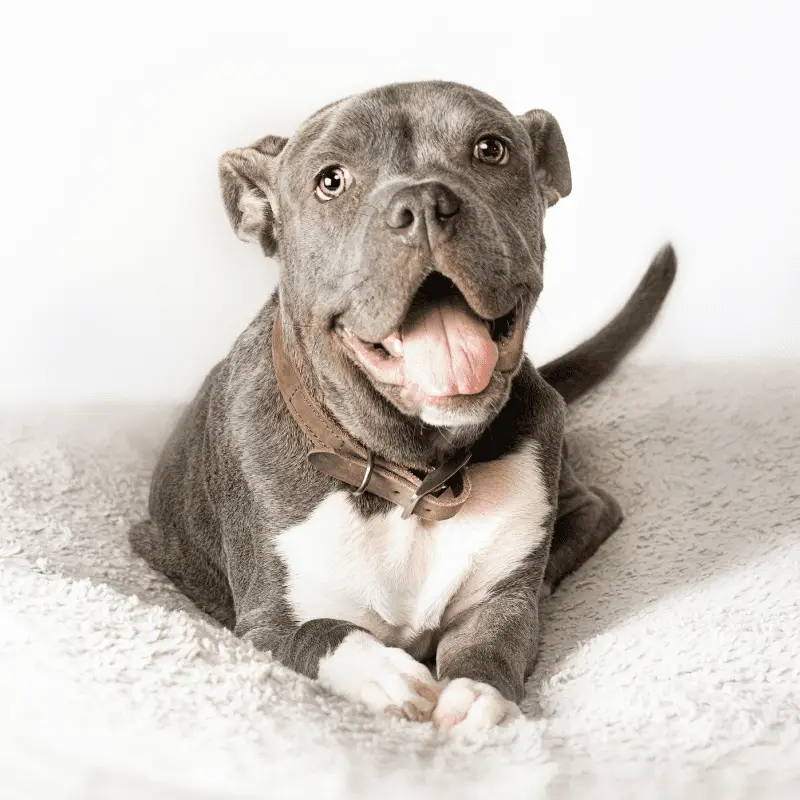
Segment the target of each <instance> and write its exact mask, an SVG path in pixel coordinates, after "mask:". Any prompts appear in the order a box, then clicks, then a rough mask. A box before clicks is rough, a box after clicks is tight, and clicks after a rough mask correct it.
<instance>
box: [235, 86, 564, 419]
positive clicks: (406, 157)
mask: <svg viewBox="0 0 800 800" xmlns="http://www.w3.org/2000/svg"><path fill="white" fill-rule="evenodd" d="M220 176H221V180H222V187H223V196H224V199H225V203H226V208H227V211H228V214H229V216H230V219H231V222H232V224H233V226H234V229H235V230H236V231H237V233H238V235H239V236H240V238H242V239H245V240H248V241H257V242H259V243H260V244H261V246H262V248H263V249H264V252H265V253H266V254H267V255H270V256H272V255H274V256H275V257H276V258H277V259H278V261H279V262H280V264H281V278H280V287H281V303H282V308H283V313H284V315H285V316H286V317H288V318H289V320H290V321H291V323H292V324H293V329H294V333H295V337H296V338H297V339H298V341H299V343H300V345H301V346H302V347H303V349H304V351H305V353H306V355H307V357H308V358H309V359H310V361H311V365H312V368H313V370H314V373H315V375H316V376H317V378H318V379H319V380H320V381H321V383H322V385H323V386H324V387H325V389H326V396H328V395H332V396H337V397H342V398H343V397H344V396H345V395H346V394H349V396H350V397H351V398H353V399H352V400H350V401H347V402H349V403H351V407H350V408H349V409H342V410H341V413H342V414H343V415H344V416H345V417H348V416H353V415H356V414H357V409H356V408H355V407H353V406H352V403H356V404H357V403H359V402H362V403H363V402H369V397H370V395H371V396H372V397H373V398H374V392H378V393H379V394H380V395H382V396H383V397H384V398H385V399H386V400H388V401H389V402H390V403H391V404H392V405H393V406H394V407H395V408H396V409H398V410H399V411H401V412H402V413H403V414H404V415H407V416H411V417H418V418H420V419H421V420H422V421H423V422H426V423H428V424H430V425H434V426H442V427H447V428H455V427H458V426H472V427H483V426H485V425H486V424H487V423H488V421H489V420H490V419H491V418H492V417H493V416H494V415H495V414H496V413H497V411H498V410H499V409H500V408H501V407H502V405H503V404H504V403H505V400H506V399H507V397H508V393H509V389H510V385H511V380H512V378H513V376H514V374H515V373H516V371H517V369H518V368H519V365H520V362H521V359H522V347H523V339H524V332H525V328H526V326H527V323H528V320H529V317H530V314H531V311H532V309H533V307H534V304H535V302H536V300H537V298H538V296H539V293H540V292H541V289H542V260H543V255H544V238H543V235H542V221H543V218H544V212H545V209H546V207H547V206H548V205H552V204H553V203H554V202H556V201H557V200H558V198H559V197H560V196H564V195H567V194H569V192H570V188H571V180H570V171H569V162H568V158H567V152H566V148H565V145H564V141H563V138H562V136H561V131H560V130H559V127H558V124H557V123H556V121H555V120H554V119H553V117H552V116H550V115H549V114H547V113H546V112H544V111H531V112H528V113H527V114H525V115H523V116H521V117H516V116H514V115H512V114H511V113H509V112H508V111H507V110H506V109H505V108H504V107H503V106H502V105H501V104H500V103H499V102H497V101H496V100H494V99H492V98H491V97H489V96H487V95H485V94H482V93H480V92H478V91H476V90H474V89H470V88H468V87H465V86H460V85H457V84H448V83H416V84H400V85H393V86H387V87H384V88H380V89H375V90H373V91H370V92H367V93H365V94H362V95H359V96H356V97H351V98H348V99H345V100H342V101H340V102H338V103H335V104H333V105H330V106H327V107H326V108H324V109H322V110H321V111H319V112H317V113H316V114H315V115H314V116H312V117H311V118H310V119H309V120H307V121H306V122H305V123H304V124H303V125H302V126H301V128H300V130H299V131H298V132H297V133H296V134H295V135H294V136H293V137H292V138H291V139H288V140H287V139H283V138H279V137H272V136H268V137H266V138H264V139H262V140H260V141H258V142H256V143H255V144H254V145H253V146H252V147H248V148H242V149H239V150H234V151H231V152H229V153H226V154H225V155H224V156H223V157H222V159H221V161H220ZM342 402H345V401H344V400H342Z"/></svg>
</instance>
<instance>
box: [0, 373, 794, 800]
mask: <svg viewBox="0 0 800 800" xmlns="http://www.w3.org/2000/svg"><path fill="white" fill-rule="evenodd" d="M175 414H176V412H175V410H174V409H164V408H160V409H155V408H149V409H147V408H138V409H120V408H94V409H71V410H63V409H62V410H47V411H46V410H30V409H28V410H25V411H18V410H17V411H12V410H8V411H5V412H3V413H2V414H0V795H1V796H2V797H3V798H5V799H6V800H12V799H14V800H16V798H26V799H27V798H38V797H42V798H67V797H70V798H98V799H100V798H102V799H103V800H106V799H108V800H115V798H123V800H127V799H128V798H131V799H132V798H145V797H146V798H156V799H157V800H158V799H159V798H199V799H200V800H207V799H209V798H223V797H226V798H227V797H229V798H261V797H263V798H283V797H287V798H289V797H291V798H305V797H309V798H328V797H334V798H339V797H342V798H346V797H367V798H371V797H379V798H382V799H383V798H393V797H395V796H397V797H401V796H402V797H406V796H413V797H415V798H437V800H438V799H440V798H449V797H458V798H473V797H474V798H479V797H492V798H494V797H524V798H535V797H539V796H541V797H553V798H567V797H579V798H591V797H595V796H597V797H612V796H613V797H617V798H620V797H637V798H641V797H664V798H668V797H669V798H671V797H675V798H678V797H681V798H685V797H698V798H700V797H702V798H706V797H711V796H714V795H715V794H717V795H718V796H720V797H725V798H726V800H735V798H762V797H797V796H800V365H787V364H783V365H781V364H778V365H771V366H759V367H749V366H730V367H723V366H715V367H713V368H712V367H687V368H678V367H670V368H659V369H652V368H634V367H630V368H628V369H627V371H625V372H623V373H622V374H621V375H620V376H618V377H617V378H615V379H614V380H613V381H612V382H610V383H609V384H608V385H607V386H605V387H604V388H602V389H601V390H600V391H599V392H597V394H596V395H595V396H594V397H592V398H590V399H589V400H588V401H586V402H585V403H583V404H582V405H581V406H579V407H577V408H576V409H574V410H573V411H572V412H571V416H570V421H569V440H570V443H571V446H572V451H571V452H572V454H573V457H574V458H575V460H576V467H577V469H578V472H579V474H581V475H582V476H583V477H585V478H587V479H588V480H590V481H592V482H596V483H599V484H601V485H604V486H606V487H608V488H609V489H610V490H611V491H612V492H613V493H614V494H616V496H617V497H618V498H619V499H620V501H621V503H622V504H623V507H624V508H625V510H626V520H625V522H624V523H623V526H622V528H621V529H620V530H619V531H618V532H617V533H616V534H615V535H614V536H613V537H612V538H611V539H610V540H609V541H608V542H607V543H606V544H605V545H604V546H603V547H602V548H601V550H600V551H599V552H598V554H597V555H596V556H595V557H594V558H593V559H592V560H591V561H590V562H589V563H588V564H586V565H585V566H584V567H583V568H582V569H581V570H579V571H578V572H577V573H576V574H575V575H573V576H571V577H570V578H569V579H568V580H567V581H566V582H565V583H564V584H563V585H562V587H561V588H560V589H559V590H558V591H557V592H556V593H555V594H554V595H553V597H551V598H549V599H548V600H546V601H544V602H543V605H542V609H541V617H542V642H541V655H540V658H539V662H538V667H537V668H536V671H535V673H534V674H533V676H532V677H531V679H530V681H529V683H528V696H527V699H526V701H525V704H524V710H525V712H526V718H525V720H524V721H523V722H521V723H519V724H518V725H516V726H515V727H513V728H510V729H508V730H499V731H496V732H494V733H491V734H487V735H485V736H483V737H481V738H479V739H474V740H471V741H459V740H454V739H452V738H448V736H447V735H446V734H442V733H439V732H437V731H435V730H434V729H433V728H432V727H431V726H430V725H429V724H425V725H422V724H415V723H405V722H401V721H399V720H395V719H390V718H382V717H374V716H372V715H371V714H369V713H367V712H366V711H365V710H363V709H362V708H360V707H356V706H352V705H350V704H348V703H347V702H345V701H343V700H340V699H338V698H335V697H331V696H330V695H328V694H327V693H325V692H324V691H323V690H321V689H320V688H319V687H318V686H316V685H315V684H314V683H313V682H312V681H309V680H306V679H304V678H301V677H299V676H297V675H296V674H294V673H293V672H291V671H290V670H288V669H286V668H284V667H282V666H281V665H280V664H277V663H276V662H275V661H273V660H272V659H271V658H270V656H269V655H268V654H264V653H257V652H255V651H254V650H253V649H252V648H251V647H249V646H248V645H246V644H244V643H243V642H241V641H238V640H237V639H236V638H235V637H233V635H232V634H230V633H229V632H227V631H225V630H223V629H221V628H220V627H219V626H217V625H216V624H215V623H213V622H211V621H210V620H209V619H207V618H205V617H204V616H203V615H202V614H201V613H199V612H198V611H197V610H196V609H195V608H194V607H193V606H192V605H191V603H190V602H189V601H188V600H186V599H185V598H184V597H182V596H181V595H180V594H179V593H178V592H177V591H176V590H175V589H174V588H173V587H172V586H171V585H170V584H169V582H168V581H166V580H165V579H164V578H162V577H161V576H159V575H158V574H156V573H155V572H153V571H152V570H150V569H149V568H148V567H147V566H146V565H145V563H144V562H143V561H141V560H140V559H138V558H136V557H134V556H133V555H132V554H131V552H130V548H129V546H128V543H127V539H126V531H127V529H128V527H129V526H130V525H131V523H132V522H134V521H136V520H138V519H140V518H141V517H142V516H144V515H145V513H146V500H147V489H148V481H149V476H150V472H151V469H152V467H153V464H154V461H155V458H156V456H157V452H158V448H159V446H160V444H161V442H162V441H163V438H164V436H165V434H166V432H167V431H168V429H169V426H170V424H171V422H172V421H173V420H174V418H175Z"/></svg>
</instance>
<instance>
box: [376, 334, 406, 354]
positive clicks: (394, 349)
mask: <svg viewBox="0 0 800 800" xmlns="http://www.w3.org/2000/svg"><path fill="white" fill-rule="evenodd" d="M381 344H382V345H383V346H384V348H386V351H387V352H388V353H391V354H392V355H393V356H401V355H403V340H402V339H401V338H400V334H399V333H398V332H397V331H395V332H394V333H391V334H389V336H387V337H386V338H385V339H384V340H383V341H382V342H381Z"/></svg>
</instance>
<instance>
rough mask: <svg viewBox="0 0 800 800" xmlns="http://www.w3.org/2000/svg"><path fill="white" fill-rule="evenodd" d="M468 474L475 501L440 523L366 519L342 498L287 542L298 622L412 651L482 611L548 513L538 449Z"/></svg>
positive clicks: (536, 538) (537, 537) (331, 500)
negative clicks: (332, 623)
mask: <svg viewBox="0 0 800 800" xmlns="http://www.w3.org/2000/svg"><path fill="white" fill-rule="evenodd" d="M470 474H471V477H472V483H473V490H472V495H471V496H470V498H469V500H468V501H467V503H466V504H465V506H464V507H463V508H462V509H461V511H460V512H459V513H458V514H456V516H455V517H453V518H452V519H449V520H445V521H443V522H425V521H424V520H421V519H419V518H418V517H411V518H410V519H408V520H403V519H401V518H400V514H401V510H400V509H399V508H396V509H393V510H392V511H390V512H389V513H388V514H386V515H385V516H380V515H376V516H373V517H371V518H370V519H364V518H363V517H362V516H361V515H360V514H359V513H358V512H357V511H356V510H355V509H354V508H353V506H352V504H351V502H350V500H349V496H348V493H347V492H344V491H342V492H336V493H334V494H332V495H329V496H328V497H327V498H326V499H325V500H324V501H323V502H322V503H321V504H320V505H319V506H318V507H317V508H316V509H315V510H314V512H313V513H312V514H311V516H310V517H309V518H308V519H307V520H305V521H304V522H303V523H301V524H299V525H296V526H295V527H293V528H290V529H289V530H287V531H285V532H284V533H282V534H281V535H280V536H279V538H278V543H277V547H278V552H279V553H280V555H281V557H282V559H283V561H284V563H285V565H286V570H287V578H288V587H287V588H288V600H289V603H290V605H291V607H292V609H293V611H294V614H295V617H296V619H297V621H298V622H307V621H308V620H312V619H317V618H320V617H327V618H332V619H341V620H346V621H348V622H353V623H355V624H357V625H360V626H362V627H363V628H366V629H367V630H368V631H370V632H371V633H372V634H374V635H375V636H376V637H377V638H379V639H380V640H381V641H383V642H384V643H385V644H388V645H392V646H400V647H409V646H411V645H412V644H413V643H414V642H415V641H417V640H419V639H420V638H421V637H424V636H425V634H426V632H427V631H432V630H435V629H436V628H438V627H440V626H441V625H443V624H445V623H446V622H447V621H448V620H450V619H452V618H453V617H454V616H455V615H456V614H457V613H460V612H461V611H463V610H464V609H466V608H469V607H470V606H472V605H474V604H475V603H477V602H479V601H480V600H481V599H482V598H483V597H484V596H485V595H486V593H487V592H488V591H489V590H490V589H491V588H492V586H494V585H495V584H496V583H497V582H498V581H499V580H501V579H502V578H503V577H505V576H506V575H508V574H509V573H511V572H512V571H513V570H514V569H515V568H516V567H517V566H518V565H519V563H520V561H521V560H522V559H523V558H524V557H525V556H526V555H527V554H528V553H530V552H531V550H533V548H534V547H536V546H537V545H538V544H539V543H540V542H541V541H542V540H543V539H544V538H545V535H546V531H545V528H544V523H545V520H546V519H547V516H548V513H549V511H550V507H549V504H548V501H547V490H546V487H545V485H544V481H543V480H542V474H541V469H540V466H539V459H538V456H537V450H536V445H535V444H534V443H533V442H531V443H529V444H527V445H526V446H525V447H524V448H523V449H522V450H520V451H519V452H518V453H514V454H511V455H508V456H505V457H503V458H501V459H498V460H497V461H492V462H489V463H486V464H476V465H475V466H473V467H471V469H470Z"/></svg>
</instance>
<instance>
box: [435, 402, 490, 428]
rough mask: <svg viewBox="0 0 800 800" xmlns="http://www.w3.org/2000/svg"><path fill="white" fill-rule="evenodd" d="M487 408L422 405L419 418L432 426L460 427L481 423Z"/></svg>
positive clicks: (486, 414)
mask: <svg viewBox="0 0 800 800" xmlns="http://www.w3.org/2000/svg"><path fill="white" fill-rule="evenodd" d="M489 413H490V412H489V409H485V410H483V411H477V412H476V411H472V412H468V411H462V412H460V413H459V412H458V411H449V410H447V409H443V408H436V406H422V408H421V409H420V411H419V418H420V419H421V420H422V421H423V422H424V423H425V424H426V425H432V426H433V427H434V428H461V427H466V426H469V425H482V424H483V423H484V422H485V421H486V417H487V416H488V414H489Z"/></svg>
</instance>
